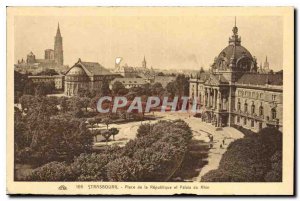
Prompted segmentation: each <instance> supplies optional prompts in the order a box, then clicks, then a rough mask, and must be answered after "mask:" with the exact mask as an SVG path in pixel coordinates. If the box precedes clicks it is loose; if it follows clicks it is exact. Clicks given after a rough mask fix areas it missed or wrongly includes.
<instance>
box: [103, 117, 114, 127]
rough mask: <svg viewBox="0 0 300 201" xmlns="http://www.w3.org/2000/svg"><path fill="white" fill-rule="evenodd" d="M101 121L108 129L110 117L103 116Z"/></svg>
mask: <svg viewBox="0 0 300 201" xmlns="http://www.w3.org/2000/svg"><path fill="white" fill-rule="evenodd" d="M102 122H103V123H104V124H105V125H106V129H107V130H108V126H109V124H111V123H112V121H111V119H110V118H109V117H105V118H104V119H103V120H102Z"/></svg>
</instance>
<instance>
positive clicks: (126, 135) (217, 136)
mask: <svg viewBox="0 0 300 201" xmlns="http://www.w3.org/2000/svg"><path fill="white" fill-rule="evenodd" d="M154 116H155V117H156V118H157V119H156V120H151V121H144V123H149V122H150V123H156V122H157V121H159V120H175V119H182V120H184V121H185V122H187V123H188V124H189V126H190V127H191V129H192V131H193V138H194V139H196V140H201V141H204V142H206V143H209V142H210V139H209V135H212V136H213V148H211V149H209V151H208V158H207V159H206V160H207V162H208V163H207V165H205V166H204V167H203V168H202V169H201V170H200V172H199V175H198V176H197V177H195V178H193V179H192V181H201V177H202V176H203V175H204V174H206V173H207V172H208V171H210V170H214V169H217V168H218V167H219V163H220V160H221V158H222V155H223V154H224V153H225V151H226V150H227V147H228V145H229V144H230V143H231V142H233V141H235V140H236V139H239V138H243V136H244V134H243V133H242V132H240V131H238V130H237V129H235V128H232V127H225V128H222V129H221V130H216V127H214V126H212V125H211V124H208V123H205V122H202V121H201V119H200V118H196V117H193V115H192V114H189V113H182V112H166V113H162V112H155V113H154ZM140 125H141V122H129V123H125V124H110V125H109V127H110V128H112V127H115V128H118V129H119V134H118V135H116V136H115V139H116V141H115V142H118V143H121V144H119V145H125V144H126V143H127V142H128V141H129V140H130V139H134V138H135V137H136V133H137V129H138V127H139V126H140ZM99 128H106V126H105V125H103V124H99V127H98V128H97V129H99ZM223 140H224V142H225V143H224V144H223ZM115 142H114V141H111V142H109V144H110V143H115ZM97 144H98V143H96V145H97ZM100 144H103V143H99V145H100ZM221 144H222V147H220V145H221Z"/></svg>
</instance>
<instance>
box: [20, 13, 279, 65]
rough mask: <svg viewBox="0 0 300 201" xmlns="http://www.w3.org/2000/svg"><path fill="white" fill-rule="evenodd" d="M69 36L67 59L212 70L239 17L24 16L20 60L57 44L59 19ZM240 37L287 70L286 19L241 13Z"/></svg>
mask: <svg viewBox="0 0 300 201" xmlns="http://www.w3.org/2000/svg"><path fill="white" fill-rule="evenodd" d="M58 22H59V23H60V30H61V34H62V37H63V49H64V63H65V64H67V65H70V66H72V65H73V64H74V63H75V62H76V61H77V60H78V58H81V60H82V61H93V62H99V63H100V64H102V65H103V66H105V67H108V68H113V67H114V62H115V58H116V57H123V64H124V63H127V64H128V65H131V66H141V62H142V59H143V57H144V55H145V57H146V60H147V64H148V66H153V67H154V68H165V69H172V68H175V69H182V68H185V69H199V68H200V67H201V66H203V67H204V68H206V69H207V68H208V67H209V66H210V64H211V63H212V62H213V59H214V57H215V56H217V55H218V54H219V53H220V52H221V50H222V49H223V48H225V47H226V46H227V45H228V38H229V37H230V36H231V35H232V27H233V25H234V18H233V17H203V16H197V15H196V14H195V15H189V16H126V17H123V16H112V17H103V16H86V17H80V16H61V17H60V16H49V17H48V16H47V17H45V16H26V17H22V16H18V17H15V24H14V25H15V62H16V61H17V60H18V59H21V58H24V59H26V55H27V54H28V53H29V52H30V51H32V52H33V53H34V54H35V55H36V58H43V57H44V50H45V49H48V48H51V49H53V46H54V36H55V34H56V29H57V23H58ZM237 26H238V28H239V35H240V36H241V38H242V45H243V46H244V47H246V48H247V49H248V50H249V51H250V53H251V54H252V55H253V56H256V57H257V59H258V63H259V64H260V62H261V61H262V62H263V61H264V60H265V57H266V56H268V60H269V62H270V67H271V68H272V69H274V70H281V69H282V57H283V52H282V51H283V50H282V48H283V47H282V46H283V44H282V41H283V35H282V29H283V28H282V26H283V25H282V18H281V17H276V16H274V17H239V16H237Z"/></svg>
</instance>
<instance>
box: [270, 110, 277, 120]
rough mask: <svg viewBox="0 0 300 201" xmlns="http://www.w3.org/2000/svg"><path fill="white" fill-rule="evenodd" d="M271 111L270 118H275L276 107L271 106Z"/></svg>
mask: <svg viewBox="0 0 300 201" xmlns="http://www.w3.org/2000/svg"><path fill="white" fill-rule="evenodd" d="M271 113H272V119H276V109H275V108H272V110H271Z"/></svg>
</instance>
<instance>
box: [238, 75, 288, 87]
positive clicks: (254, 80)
mask: <svg viewBox="0 0 300 201" xmlns="http://www.w3.org/2000/svg"><path fill="white" fill-rule="evenodd" d="M237 83H238V84H253V85H265V84H269V85H283V74H282V73H278V74H256V73H255V74H253V73H247V74H244V75H242V77H241V78H240V79H238V80H237Z"/></svg>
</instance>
